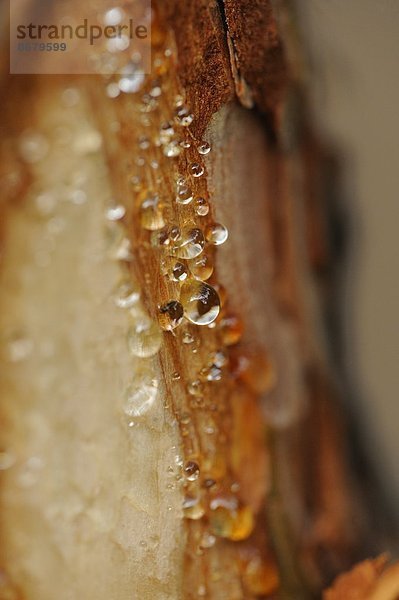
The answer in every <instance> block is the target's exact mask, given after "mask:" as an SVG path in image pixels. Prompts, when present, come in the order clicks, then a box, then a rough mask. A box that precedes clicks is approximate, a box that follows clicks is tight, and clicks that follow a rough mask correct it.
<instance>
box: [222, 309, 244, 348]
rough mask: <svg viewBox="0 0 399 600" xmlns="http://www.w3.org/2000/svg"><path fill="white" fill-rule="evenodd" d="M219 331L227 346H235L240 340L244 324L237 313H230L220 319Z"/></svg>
mask: <svg viewBox="0 0 399 600" xmlns="http://www.w3.org/2000/svg"><path fill="white" fill-rule="evenodd" d="M219 331H220V333H221V337H222V341H223V343H224V344H225V345H226V346H233V345H234V344H237V343H238V342H239V341H240V339H241V337H242V334H243V331H244V325H243V322H242V321H241V319H240V318H239V317H238V316H237V315H234V314H229V315H226V316H225V317H223V319H222V320H221V321H220V323H219Z"/></svg>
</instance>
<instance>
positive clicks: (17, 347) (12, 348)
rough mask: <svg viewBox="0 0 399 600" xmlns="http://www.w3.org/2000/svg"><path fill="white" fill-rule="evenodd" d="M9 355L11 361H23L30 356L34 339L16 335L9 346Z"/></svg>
mask: <svg viewBox="0 0 399 600" xmlns="http://www.w3.org/2000/svg"><path fill="white" fill-rule="evenodd" d="M7 351H8V352H7V353H8V357H9V359H10V361H11V362H14V363H16V362H21V361H23V360H26V359H27V358H29V356H30V355H31V354H32V351H33V340H31V339H30V338H28V337H23V336H21V335H15V336H13V337H12V339H10V341H9V342H8V346H7Z"/></svg>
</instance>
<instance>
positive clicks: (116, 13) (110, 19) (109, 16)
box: [104, 7, 124, 26]
mask: <svg viewBox="0 0 399 600" xmlns="http://www.w3.org/2000/svg"><path fill="white" fill-rule="evenodd" d="M123 15H124V12H123V10H122V9H121V8H119V7H115V8H110V9H109V10H107V12H106V13H105V15H104V24H105V25H111V26H115V25H119V23H121V22H122V19H123Z"/></svg>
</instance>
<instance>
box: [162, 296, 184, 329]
mask: <svg viewBox="0 0 399 600" xmlns="http://www.w3.org/2000/svg"><path fill="white" fill-rule="evenodd" d="M159 312H160V315H159V324H160V326H161V327H162V329H165V331H172V329H175V327H178V325H180V323H181V322H182V320H183V316H184V310H183V307H182V305H181V304H180V302H177V301H176V300H171V301H170V302H167V303H166V304H164V305H163V306H161V307H160V308H159Z"/></svg>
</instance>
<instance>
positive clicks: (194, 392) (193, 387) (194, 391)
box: [187, 379, 204, 397]
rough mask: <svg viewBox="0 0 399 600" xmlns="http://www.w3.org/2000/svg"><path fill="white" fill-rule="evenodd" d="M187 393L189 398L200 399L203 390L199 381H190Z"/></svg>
mask: <svg viewBox="0 0 399 600" xmlns="http://www.w3.org/2000/svg"><path fill="white" fill-rule="evenodd" d="M187 391H188V393H189V394H190V395H191V396H196V397H201V396H202V395H203V393H204V388H203V385H202V383H201V381H200V380H199V379H195V380H194V381H190V383H189V384H188V385H187Z"/></svg>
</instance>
